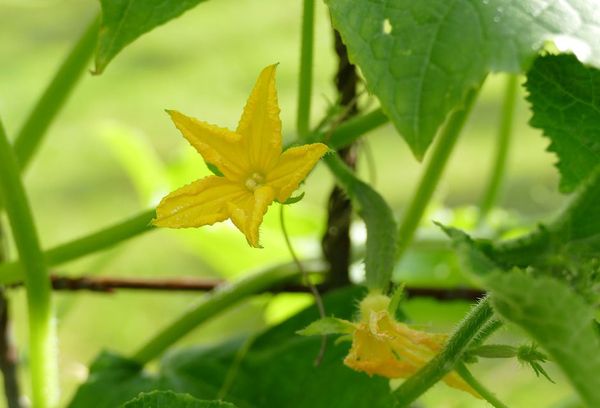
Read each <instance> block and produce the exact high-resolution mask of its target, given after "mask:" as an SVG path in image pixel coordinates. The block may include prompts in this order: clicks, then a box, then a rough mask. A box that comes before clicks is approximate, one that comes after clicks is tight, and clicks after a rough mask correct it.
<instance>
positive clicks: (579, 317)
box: [485, 271, 600, 407]
mask: <svg viewBox="0 0 600 408" xmlns="http://www.w3.org/2000/svg"><path fill="white" fill-rule="evenodd" d="M485 286H486V287H487V288H488V290H489V291H490V292H491V300H492V305H493V306H494V309H495V310H496V312H498V313H499V314H500V315H501V316H502V317H504V318H505V319H506V320H509V321H511V322H513V323H515V324H516V325H518V326H519V327H521V328H522V329H523V330H524V331H525V332H527V333H528V334H529V335H530V336H531V337H532V338H533V339H534V340H535V341H536V342H537V343H539V344H540V345H541V346H542V347H543V348H544V349H545V350H546V351H547V352H548V353H549V354H550V356H551V357H552V359H553V360H554V361H555V362H556V364H558V365H559V366H560V367H561V369H562V370H563V371H564V373H565V374H566V375H567V377H568V379H569V381H570V382H571V384H572V385H573V387H574V388H575V389H576V390H577V392H578V393H579V395H580V396H581V399H582V400H583V401H584V402H585V403H586V404H587V405H588V406H589V407H600V376H599V375H598V373H600V337H599V336H598V332H597V330H596V327H595V321H594V315H595V313H594V309H593V308H592V306H591V305H589V304H587V303H586V302H585V301H584V300H583V299H582V298H581V297H579V296H578V295H577V294H576V293H575V292H574V291H573V290H572V289H571V288H569V287H568V286H567V285H566V284H564V283H562V282H560V281H558V280H556V279H553V278H550V277H537V278H535V277H533V276H528V275H526V274H525V273H523V272H521V271H514V272H511V273H504V274H502V273H497V274H494V275H492V276H490V277H489V278H487V279H486V283H485Z"/></svg>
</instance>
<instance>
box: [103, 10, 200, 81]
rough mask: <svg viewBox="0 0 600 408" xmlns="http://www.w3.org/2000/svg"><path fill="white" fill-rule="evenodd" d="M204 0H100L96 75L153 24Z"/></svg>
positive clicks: (162, 21) (162, 22) (159, 23)
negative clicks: (100, 19)
mask: <svg viewBox="0 0 600 408" xmlns="http://www.w3.org/2000/svg"><path fill="white" fill-rule="evenodd" d="M202 1H204V0H101V1H100V3H101V4H102V25H101V27H100V35H99V37H98V48H97V50H96V74H100V73H102V71H104V69H105V68H106V66H107V65H108V63H109V62H110V61H111V60H112V59H113V58H114V57H115V55H117V54H118V53H119V52H120V51H121V50H122V49H123V48H125V47H126V46H127V45H128V44H130V43H131V42H133V41H134V40H135V39H136V38H138V37H139V36H141V35H142V34H144V33H147V32H148V31H150V30H152V29H153V28H154V27H156V26H159V25H161V24H164V23H166V22H167V21H169V20H171V19H174V18H175V17H178V16H180V15H181V14H183V13H184V12H185V11H187V10H189V9H191V8H192V7H195V6H196V5H197V4H198V3H200V2H202Z"/></svg>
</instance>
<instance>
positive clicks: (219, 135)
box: [153, 65, 328, 247]
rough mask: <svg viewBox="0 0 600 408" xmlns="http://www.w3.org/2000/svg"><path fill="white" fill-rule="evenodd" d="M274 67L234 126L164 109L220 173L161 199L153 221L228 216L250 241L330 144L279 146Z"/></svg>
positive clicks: (182, 223) (174, 224)
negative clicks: (272, 207)
mask: <svg viewBox="0 0 600 408" xmlns="http://www.w3.org/2000/svg"><path fill="white" fill-rule="evenodd" d="M275 68H276V65H270V66H268V67H266V68H265V69H263V71H262V72H261V73H260V75H259V77H258V80H257V81H256V84H255V85H254V89H253V90H252V93H251V94H250V97H249V98H248V101H247V102H246V106H245V107H244V111H243V113H242V117H241V119H240V122H239V124H238V127H237V129H236V130H235V132H233V131H231V130H228V129H225V128H222V127H219V126H215V125H211V124H209V123H206V122H203V121H201V120H197V119H194V118H191V117H188V116H185V115H183V114H181V113H179V112H177V111H167V112H168V113H169V115H171V119H172V120H173V122H174V123H175V126H176V127H177V128H178V129H179V130H180V131H181V133H182V134H183V136H184V137H185V138H186V139H187V140H188V142H189V143H190V144H191V145H192V146H193V147H194V148H196V150H197V151H198V153H200V154H201V155H202V157H203V158H204V160H205V161H206V162H208V163H210V164H213V165H215V166H216V167H217V168H218V169H219V171H220V172H221V173H222V174H223V176H222V177H220V176H208V177H205V178H203V179H200V180H197V181H194V182H192V183H190V184H188V185H186V186H183V187H181V188H179V189H177V190H175V191H173V192H172V193H170V194H169V195H167V196H166V197H165V198H163V199H162V201H161V202H160V204H159V205H158V207H157V209H156V219H155V220H154V221H153V223H154V225H156V226H158V227H169V228H187V227H200V226H203V225H211V224H214V223H216V222H219V221H225V220H226V219H228V218H229V219H231V221H233V223H234V224H235V226H236V227H237V228H238V229H239V230H240V231H241V232H242V233H243V234H244V235H245V236H246V239H247V240H248V243H249V244H250V245H251V246H253V247H260V245H259V226H260V224H261V222H262V220H263V216H264V214H265V213H266V212H267V208H268V207H269V205H271V203H272V202H273V201H274V200H277V201H279V202H280V203H284V202H285V201H286V200H287V199H288V198H289V197H290V196H291V194H292V193H293V192H294V190H296V189H297V188H298V185H299V184H300V182H302V180H304V179H305V178H306V176H307V175H308V173H309V172H310V171H311V170H312V168H313V167H314V166H315V164H316V163H317V162H318V161H319V159H320V158H321V157H322V156H323V155H324V154H325V153H326V152H327V150H328V147H327V146H326V145H324V144H322V143H314V144H309V145H304V146H298V147H292V148H290V149H287V150H286V151H284V152H282V149H281V120H280V119H279V105H278V104H277V90H276V89H275Z"/></svg>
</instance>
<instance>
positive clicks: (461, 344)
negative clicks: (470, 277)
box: [394, 298, 493, 407]
mask: <svg viewBox="0 0 600 408" xmlns="http://www.w3.org/2000/svg"><path fill="white" fill-rule="evenodd" d="M492 314H493V312H492V308H491V306H490V304H489V301H488V300H487V298H484V299H483V300H482V301H481V302H479V303H478V304H477V305H476V306H475V307H474V308H473V309H472V310H471V312H470V313H469V314H468V315H467V317H466V318H465V319H464V320H463V321H462V322H461V323H460V325H459V326H458V328H457V329H456V331H455V332H454V334H452V336H451V337H450V339H448V342H447V343H446V346H445V347H444V349H443V350H442V351H441V352H440V353H439V354H438V355H437V356H435V357H434V358H433V359H432V360H431V361H430V362H429V363H427V365H425V367H423V368H422V369H420V370H419V371H418V372H417V373H416V374H415V375H413V376H412V377H410V378H408V379H407V380H406V381H405V382H404V383H402V385H401V386H400V387H398V389H397V390H396V391H394V394H395V396H396V399H397V401H398V405H399V406H400V407H406V406H408V405H409V404H410V403H412V402H413V401H414V400H416V399H417V398H419V396H421V395H422V394H423V393H424V392H425V391H427V390H428V389H429V388H431V387H432V386H433V385H434V384H435V383H437V382H438V381H440V380H441V379H442V378H444V376H445V375H446V374H448V373H449V372H450V371H452V370H453V369H454V367H455V366H456V364H458V363H459V362H460V360H461V357H462V356H463V354H464V352H465V351H466V350H467V348H468V347H469V345H470V344H471V342H472V340H473V339H474V338H475V337H476V336H477V333H478V332H479V330H480V329H481V327H483V325H484V324H485V323H486V322H487V321H488V320H489V319H490V318H491V317H492Z"/></svg>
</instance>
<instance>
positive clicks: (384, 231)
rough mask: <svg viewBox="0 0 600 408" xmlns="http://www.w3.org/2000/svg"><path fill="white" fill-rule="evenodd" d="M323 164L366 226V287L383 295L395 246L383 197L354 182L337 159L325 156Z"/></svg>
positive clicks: (393, 223)
mask: <svg viewBox="0 0 600 408" xmlns="http://www.w3.org/2000/svg"><path fill="white" fill-rule="evenodd" d="M324 161H325V163H326V164H327V166H329V169H330V170H331V171H332V173H333V174H334V175H335V177H336V179H337V181H338V182H339V184H340V185H341V186H342V188H343V189H344V191H345V192H346V194H348V196H349V197H350V198H351V199H352V201H353V202H354V205H355V206H356V207H357V209H358V214H359V215H360V216H361V217H362V219H363V220H364V222H365V225H366V227H367V245H366V254H365V271H366V284H367V287H369V288H370V289H382V290H383V292H385V289H386V288H387V287H388V285H389V283H390V280H391V278H392V272H393V271H394V265H395V260H396V250H397V247H398V244H397V236H396V220H395V219H394V213H393V212H392V210H391V209H390V207H389V206H388V204H387V203H386V202H385V200H384V199H383V197H381V195H379V193H378V192H377V191H375V190H374V189H373V188H372V187H371V186H370V185H368V184H366V183H365V182H363V181H361V180H360V179H358V178H357V177H356V175H355V174H354V173H353V172H352V171H350V169H349V168H348V166H346V164H345V163H344V162H343V161H342V160H341V159H340V158H339V156H337V155H335V154H328V155H326V156H325V157H324Z"/></svg>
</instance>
